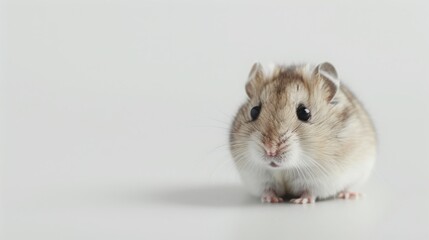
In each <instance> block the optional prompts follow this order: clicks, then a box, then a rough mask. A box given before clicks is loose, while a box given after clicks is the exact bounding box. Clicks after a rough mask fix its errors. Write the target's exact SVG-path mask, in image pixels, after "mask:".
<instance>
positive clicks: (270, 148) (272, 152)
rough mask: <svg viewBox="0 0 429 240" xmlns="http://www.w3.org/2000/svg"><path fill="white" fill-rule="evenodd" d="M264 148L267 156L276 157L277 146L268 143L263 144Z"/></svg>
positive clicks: (277, 152)
mask: <svg viewBox="0 0 429 240" xmlns="http://www.w3.org/2000/svg"><path fill="white" fill-rule="evenodd" d="M264 150H265V152H266V154H267V156H269V157H276V156H277V155H278V154H279V151H278V149H277V146H276V145H272V144H269V143H268V144H264Z"/></svg>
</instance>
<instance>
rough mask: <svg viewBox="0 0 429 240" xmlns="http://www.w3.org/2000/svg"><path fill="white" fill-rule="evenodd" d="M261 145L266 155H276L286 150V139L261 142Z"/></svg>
mask: <svg viewBox="0 0 429 240" xmlns="http://www.w3.org/2000/svg"><path fill="white" fill-rule="evenodd" d="M263 146H264V150H265V153H266V154H267V156H268V157H277V156H279V155H281V154H282V153H284V152H286V150H287V142H286V141H280V142H278V143H277V142H274V141H268V142H263Z"/></svg>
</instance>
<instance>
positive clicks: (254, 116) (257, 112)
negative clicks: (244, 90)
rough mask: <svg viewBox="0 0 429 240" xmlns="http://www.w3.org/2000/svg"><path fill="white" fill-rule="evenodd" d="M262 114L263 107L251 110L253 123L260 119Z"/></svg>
mask: <svg viewBox="0 0 429 240" xmlns="http://www.w3.org/2000/svg"><path fill="white" fill-rule="evenodd" d="M260 112H261V106H256V107H253V108H252V110H250V117H252V121H255V120H256V119H257V118H258V116H259V113H260Z"/></svg>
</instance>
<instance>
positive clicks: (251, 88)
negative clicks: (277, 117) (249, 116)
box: [246, 62, 264, 98]
mask: <svg viewBox="0 0 429 240" xmlns="http://www.w3.org/2000/svg"><path fill="white" fill-rule="evenodd" d="M263 82H264V68H263V67H262V65H261V64H260V63H259V62H257V63H255V64H253V66H252V69H251V70H250V73H249V80H248V81H247V84H246V93H247V96H249V97H250V98H252V97H254V96H256V95H257V94H258V92H259V90H260V89H261V87H262V85H263Z"/></svg>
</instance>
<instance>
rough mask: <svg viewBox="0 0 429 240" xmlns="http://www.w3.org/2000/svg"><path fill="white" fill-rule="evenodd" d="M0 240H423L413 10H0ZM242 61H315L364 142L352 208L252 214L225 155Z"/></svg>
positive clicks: (424, 29)
mask: <svg viewBox="0 0 429 240" xmlns="http://www.w3.org/2000/svg"><path fill="white" fill-rule="evenodd" d="M0 6H1V7H0V24H1V25H0V26H1V32H0V34H1V35H0V44H1V45H0V58H1V65H0V74H1V75H0V77H1V82H0V94H1V95H0V157H1V204H2V207H1V212H0V214H1V217H2V221H3V224H2V229H1V234H2V236H3V237H2V238H1V239H7V240H9V239H10V240H12V239H44V240H47V239H173V238H177V239H298V238H307V239H309V238H310V237H311V238H312V239H315V238H322V239H327V238H329V239H429V228H428V227H429V207H428V206H429V205H428V204H427V202H428V200H429V190H428V189H429V188H428V186H427V184H428V183H429V177H428V175H429V174H427V172H428V169H429V153H428V147H429V127H428V122H429V107H428V100H429V97H428V94H429V71H428V66H429V47H428V42H429V17H428V12H429V8H428V4H427V3H425V1H421V3H418V2H412V1H402V2H399V1H377V2H376V1H355V2H351V1H336V2H334V1H330V2H329V3H328V2H325V3H322V1H320V2H312V1H293V2H286V1H264V3H257V2H249V1H240V2H235V3H232V2H230V1H216V2H211V3H202V2H200V1H185V2H182V3H173V2H169V1H119V0H117V1H94V0H91V1H83V0H81V1H71V0H70V1H48V0H44V1H20V0H18V1H8V2H5V1H3V2H2V4H1V5H0ZM254 61H261V62H272V61H274V62H286V63H291V62H312V63H318V62H321V61H330V62H332V63H334V64H335V65H336V67H337V69H338V72H339V74H340V76H341V77H342V78H343V79H344V81H345V82H346V83H347V84H348V85H349V86H350V87H351V88H352V89H353V90H354V91H355V92H356V93H357V95H358V96H359V97H360V98H361V99H362V101H363V102H364V103H365V105H366V106H367V108H368V109H369V111H370V112H371V114H372V116H373V118H374V121H375V123H376V125H377V128H378V133H379V139H380V153H379V159H378V161H377V166H376V170H375V172H374V174H373V176H372V178H371V179H370V181H369V182H368V184H367V185H366V187H365V189H364V192H365V193H366V197H365V198H363V199H361V200H357V201H340V200H333V201H325V202H318V203H316V204H315V205H312V206H296V205H290V204H281V205H262V204H260V203H259V200H258V199H254V198H252V197H249V196H248V195H247V194H246V193H245V192H244V191H243V190H242V188H241V186H240V183H239V179H238V177H237V175H236V173H235V170H234V168H233V166H232V164H231V159H230V156H229V152H228V147H227V135H228V127H229V124H230V121H231V119H232V116H233V115H234V114H235V111H236V109H237V108H238V106H239V104H241V103H242V101H244V99H245V92H244V84H245V81H246V76H247V74H248V71H249V70H250V67H251V65H252V63H253V62H254Z"/></svg>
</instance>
